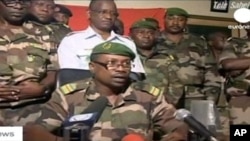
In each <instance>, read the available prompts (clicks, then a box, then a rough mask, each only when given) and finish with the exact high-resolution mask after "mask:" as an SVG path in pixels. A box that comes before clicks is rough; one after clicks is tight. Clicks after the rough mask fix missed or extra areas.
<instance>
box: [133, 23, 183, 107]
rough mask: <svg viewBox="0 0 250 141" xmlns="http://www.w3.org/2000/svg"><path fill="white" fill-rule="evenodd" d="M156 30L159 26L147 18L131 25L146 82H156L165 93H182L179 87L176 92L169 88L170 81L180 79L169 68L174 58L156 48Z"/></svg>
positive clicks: (169, 98) (155, 84)
mask: <svg viewBox="0 0 250 141" xmlns="http://www.w3.org/2000/svg"><path fill="white" fill-rule="evenodd" d="M156 32H157V26H156V25H155V24H153V23H152V22H150V21H147V20H146V18H145V19H140V20H138V21H136V22H135V23H133V24H132V26H131V27H130V36H131V38H132V39H133V41H134V42H135V44H136V48H137V51H138V53H139V55H140V58H141V61H142V64H143V67H144V69H145V72H146V73H145V74H146V79H145V80H144V82H147V83H150V84H154V86H156V87H157V88H160V89H161V90H162V92H163V93H164V94H168V93H171V94H173V93H175V95H181V94H182V90H181V88H179V89H178V88H177V86H176V90H179V91H174V92H172V91H171V90H172V89H171V88H170V89H169V88H168V86H169V81H171V83H174V82H175V83H176V82H177V81H178V80H177V79H178V77H177V76H176V75H175V74H174V73H173V72H171V71H170V70H169V67H170V65H171V64H173V62H174V58H173V56H170V55H169V54H168V53H167V52H164V51H158V50H157V49H156V47H157V42H156V37H155V34H156ZM175 61H176V60H175ZM170 78H171V79H170ZM179 83H180V82H179ZM169 91H171V92H169ZM165 96H166V97H167V99H168V100H169V101H170V102H172V101H173V99H171V97H169V96H168V95H165Z"/></svg>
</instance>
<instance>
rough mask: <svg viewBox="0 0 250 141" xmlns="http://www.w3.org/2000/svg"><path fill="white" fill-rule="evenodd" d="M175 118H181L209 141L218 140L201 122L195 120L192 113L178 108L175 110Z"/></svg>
mask: <svg viewBox="0 0 250 141" xmlns="http://www.w3.org/2000/svg"><path fill="white" fill-rule="evenodd" d="M175 118H176V119H177V120H182V121H184V122H185V123H187V124H188V125H189V127H191V128H192V129H193V130H194V131H195V132H197V133H198V134H200V135H201V136H203V137H205V138H206V139H208V140H210V141H218V140H217V139H216V138H215V135H214V134H213V133H211V132H210V131H209V130H208V129H207V128H206V127H205V126H204V125H203V124H201V123H200V122H199V121H197V120H196V119H195V118H194V117H193V116H192V114H191V113H190V112H189V111H188V110H186V109H179V110H177V111H176V112H175Z"/></svg>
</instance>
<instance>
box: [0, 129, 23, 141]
mask: <svg viewBox="0 0 250 141" xmlns="http://www.w3.org/2000/svg"><path fill="white" fill-rule="evenodd" d="M0 141H23V127H19V126H18V127H17V126H15V127H14V126H0Z"/></svg>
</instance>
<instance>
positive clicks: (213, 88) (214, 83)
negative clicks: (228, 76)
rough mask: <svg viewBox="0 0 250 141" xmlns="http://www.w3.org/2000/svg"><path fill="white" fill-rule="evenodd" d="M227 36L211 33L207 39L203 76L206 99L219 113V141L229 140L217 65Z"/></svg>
mask: <svg viewBox="0 0 250 141" xmlns="http://www.w3.org/2000/svg"><path fill="white" fill-rule="evenodd" d="M227 39H228V35H226V34H225V33H223V32H213V33H210V34H209V35H208V37H207V43H208V48H209V50H208V51H209V52H207V58H206V69H207V73H206V76H205V82H206V81H207V83H205V88H204V89H206V90H205V91H206V92H207V94H208V95H207V97H208V98H207V99H210V100H213V101H214V103H215V105H216V108H217V110H218V112H219V123H220V124H217V130H216V132H217V134H218V138H220V139H221V140H220V141H224V140H229V111H228V102H227V96H226V93H225V89H224V85H225V77H223V74H220V72H219V68H218V63H219V56H220V55H221V53H222V50H223V49H224V47H225V43H226V41H227Z"/></svg>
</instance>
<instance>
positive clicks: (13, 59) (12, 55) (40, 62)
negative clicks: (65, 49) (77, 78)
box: [0, 0, 52, 126]
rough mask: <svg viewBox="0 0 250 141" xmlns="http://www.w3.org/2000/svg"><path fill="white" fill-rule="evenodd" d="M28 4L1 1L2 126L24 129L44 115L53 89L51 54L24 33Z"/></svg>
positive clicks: (0, 119) (22, 1)
mask: <svg viewBox="0 0 250 141" xmlns="http://www.w3.org/2000/svg"><path fill="white" fill-rule="evenodd" d="M27 7H28V3H27V1H26V0H18V1H17V0H0V49H1V52H0V73H1V77H0V123H1V126H23V125H25V124H26V123H27V122H33V121H35V120H36V119H37V118H38V117H39V116H41V115H40V110H41V105H40V104H41V103H44V102H46V101H47V100H48V99H49V98H50V96H51V95H50V94H51V93H52V89H51V88H50V83H48V81H47V80H46V79H48V78H47V77H46V76H47V66H48V65H49V64H48V63H49V62H50V60H49V59H50V58H49V53H48V51H47V49H46V48H45V47H44V46H43V43H42V42H40V41H39V40H36V39H35V38H33V36H31V35H29V34H27V33H25V32H24V31H23V26H22V25H23V22H24V17H25V16H26V14H27Z"/></svg>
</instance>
